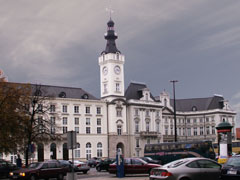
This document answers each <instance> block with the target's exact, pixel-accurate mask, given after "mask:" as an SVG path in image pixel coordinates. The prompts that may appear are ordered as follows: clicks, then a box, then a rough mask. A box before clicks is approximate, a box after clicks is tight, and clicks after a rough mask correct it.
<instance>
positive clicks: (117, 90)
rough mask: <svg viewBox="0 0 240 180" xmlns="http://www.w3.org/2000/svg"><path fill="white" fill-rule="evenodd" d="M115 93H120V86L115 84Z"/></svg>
mask: <svg viewBox="0 0 240 180" xmlns="http://www.w3.org/2000/svg"><path fill="white" fill-rule="evenodd" d="M116 92H120V84H119V83H116Z"/></svg>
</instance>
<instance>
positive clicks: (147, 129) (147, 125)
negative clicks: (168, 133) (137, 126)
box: [146, 122, 150, 132]
mask: <svg viewBox="0 0 240 180" xmlns="http://www.w3.org/2000/svg"><path fill="white" fill-rule="evenodd" d="M149 125H150V123H149V122H146V131H147V132H149V130H150V127H149Z"/></svg>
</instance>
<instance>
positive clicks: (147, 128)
mask: <svg viewBox="0 0 240 180" xmlns="http://www.w3.org/2000/svg"><path fill="white" fill-rule="evenodd" d="M117 38H118V37H117V35H116V33H115V30H114V22H113V21H112V20H111V19H110V20H109V22H108V23H107V33H106V34H105V39H106V41H107V43H106V48H105V50H104V51H103V52H102V53H101V54H100V56H99V58H98V63H99V68H100V87H101V88H100V92H101V93H100V94H101V97H100V98H96V97H94V96H93V95H91V94H90V93H88V92H86V91H84V90H83V89H81V88H72V87H71V88H70V87H60V86H59V87H58V86H49V85H42V89H44V90H45V91H46V92H49V94H53V95H54V97H55V98H54V99H53V100H51V102H49V103H50V104H51V106H52V108H51V111H49V113H48V116H49V118H50V119H54V120H55V121H56V124H58V125H59V126H60V127H61V129H60V130H58V133H62V134H65V133H66V132H68V131H72V130H73V131H76V133H77V148H76V149H75V150H74V157H75V158H76V159H80V160H87V159H90V158H92V157H100V158H107V157H115V156H116V149H117V148H121V149H122V152H123V155H124V157H140V156H143V153H144V146H145V144H149V143H161V142H173V141H174V136H175V134H174V133H175V126H174V109H173V99H171V98H170V95H169V93H168V92H166V91H163V92H162V93H159V95H157V96H155V95H153V94H152V93H151V91H150V89H149V88H148V87H147V85H146V84H144V83H139V82H131V83H130V84H129V85H128V87H127V88H126V89H125V87H124V83H125V82H124V64H125V60H126V61H127V59H125V56H124V55H123V54H122V52H121V51H120V50H119V49H118V48H117V46H116V42H115V41H116V39H117ZM175 102H176V129H177V140H178V141H190V140H211V141H213V142H216V141H217V132H216V128H215V127H216V126H217V125H218V124H219V123H220V122H229V123H230V124H231V125H232V126H234V128H233V133H232V137H233V139H235V136H236V130H235V121H236V112H235V111H233V110H232V109H231V107H230V105H229V103H228V101H226V100H225V99H224V98H223V97H222V96H220V95H213V96H212V97H205V98H189V99H176V101H175ZM35 147H36V148H35V151H34V152H32V160H33V161H42V160H46V159H50V156H51V155H52V157H53V158H56V159H68V158H70V157H72V154H71V151H68V149H67V140H63V141H60V142H59V141H56V142H51V143H48V144H43V143H40V144H36V145H35ZM14 157H15V155H14V154H13V155H11V156H6V157H3V158H8V159H11V158H12V160H13V159H14Z"/></svg>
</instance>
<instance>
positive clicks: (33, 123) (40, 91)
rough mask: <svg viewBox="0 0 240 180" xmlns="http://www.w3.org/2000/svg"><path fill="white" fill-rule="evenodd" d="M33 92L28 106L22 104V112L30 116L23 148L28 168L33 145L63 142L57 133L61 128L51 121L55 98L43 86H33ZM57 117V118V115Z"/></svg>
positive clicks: (29, 97) (25, 130)
mask: <svg viewBox="0 0 240 180" xmlns="http://www.w3.org/2000/svg"><path fill="white" fill-rule="evenodd" d="M31 90H32V91H31V96H28V97H27V98H28V100H27V102H28V104H22V107H23V108H22V111H23V112H24V114H26V115H27V116H28V120H27V121H25V123H26V124H25V128H24V136H25V138H24V146H23V147H24V152H25V158H26V166H27V165H28V159H29V152H30V151H29V150H30V149H31V146H32V144H38V143H39V142H49V141H52V140H61V135H60V134H57V133H56V131H57V129H58V128H59V127H58V126H57V125H56V123H55V119H49V111H50V109H51V107H52V106H51V101H52V100H53V99H54V96H53V95H50V94H48V93H47V90H46V89H44V88H42V86H41V85H32V86H31ZM55 117H56V118H57V114H55Z"/></svg>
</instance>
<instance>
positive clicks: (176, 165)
mask: <svg viewBox="0 0 240 180" xmlns="http://www.w3.org/2000/svg"><path fill="white" fill-rule="evenodd" d="M188 161H189V160H187V159H180V160H176V161H173V162H170V163H168V164H165V165H163V166H162V167H165V168H176V167H178V166H180V165H182V164H185V163H186V162H188Z"/></svg>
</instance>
